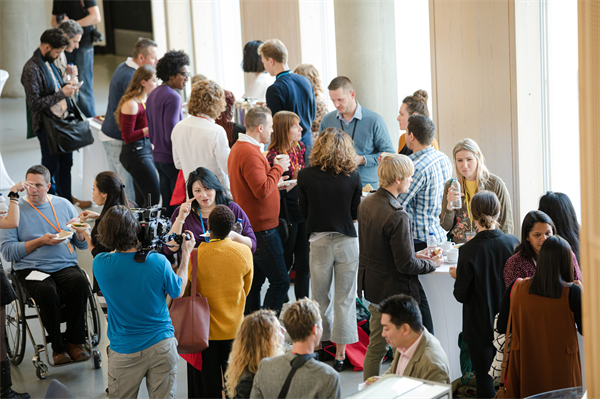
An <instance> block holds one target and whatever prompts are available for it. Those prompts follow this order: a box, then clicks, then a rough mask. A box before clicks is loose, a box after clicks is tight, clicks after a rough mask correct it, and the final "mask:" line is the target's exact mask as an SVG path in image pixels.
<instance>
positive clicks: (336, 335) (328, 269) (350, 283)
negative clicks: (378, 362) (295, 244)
mask: <svg viewBox="0 0 600 399" xmlns="http://www.w3.org/2000/svg"><path fill="white" fill-rule="evenodd" d="M357 242H358V238H357V237H348V236H346V235H344V234H340V233H331V234H328V235H326V236H325V237H322V238H320V239H318V240H316V241H313V242H311V243H310V275H311V280H310V286H311V288H312V297H313V299H314V300H315V301H317V303H318V304H319V308H320V310H321V317H322V319H323V337H322V338H321V341H331V342H334V343H336V344H353V343H355V342H358V332H357V331H356V278H357V275H358V245H357Z"/></svg>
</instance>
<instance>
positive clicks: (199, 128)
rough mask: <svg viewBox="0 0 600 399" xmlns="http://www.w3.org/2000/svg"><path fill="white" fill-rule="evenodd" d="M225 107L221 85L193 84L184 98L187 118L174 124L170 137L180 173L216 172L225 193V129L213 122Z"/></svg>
mask: <svg viewBox="0 0 600 399" xmlns="http://www.w3.org/2000/svg"><path fill="white" fill-rule="evenodd" d="M225 107H226V103H225V92H224V91H223V89H222V88H221V86H219V85H218V84H217V83H216V82H214V81H212V80H202V81H200V82H198V83H196V84H195V85H194V87H192V94H191V96H190V100H189V101H188V111H189V113H190V117H189V118H186V119H184V120H182V121H181V122H179V123H178V124H177V125H176V126H175V128H174V129H173V135H172V136H171V140H172V141H173V161H174V162H175V167H176V168H177V169H182V170H183V175H184V176H188V175H189V174H190V173H191V172H192V171H194V170H196V168H198V167H204V168H206V169H208V170H210V171H211V172H213V173H214V174H215V175H217V177H218V178H219V181H220V182H221V184H223V186H225V188H226V190H227V192H229V176H228V175H227V158H229V142H228V141H227V133H226V132H225V129H223V127H222V126H220V125H217V124H216V123H215V119H217V118H218V117H219V116H220V115H221V113H222V112H223V111H224V110H225Z"/></svg>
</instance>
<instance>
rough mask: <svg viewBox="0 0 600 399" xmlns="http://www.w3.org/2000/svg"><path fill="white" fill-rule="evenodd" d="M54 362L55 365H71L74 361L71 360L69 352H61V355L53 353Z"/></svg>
mask: <svg viewBox="0 0 600 399" xmlns="http://www.w3.org/2000/svg"><path fill="white" fill-rule="evenodd" d="M52 360H54V364H55V365H57V364H65V363H69V362H71V361H72V360H73V359H71V356H69V354H68V353H67V352H61V353H56V352H53V353H52Z"/></svg>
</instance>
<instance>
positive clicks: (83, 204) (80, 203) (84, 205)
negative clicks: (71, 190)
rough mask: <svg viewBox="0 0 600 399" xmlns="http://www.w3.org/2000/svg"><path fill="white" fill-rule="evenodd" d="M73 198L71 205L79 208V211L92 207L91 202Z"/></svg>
mask: <svg viewBox="0 0 600 399" xmlns="http://www.w3.org/2000/svg"><path fill="white" fill-rule="evenodd" d="M72 198H73V205H75V206H78V207H80V208H81V209H85V208H89V207H90V206H92V201H80V200H78V199H77V198H75V197H72Z"/></svg>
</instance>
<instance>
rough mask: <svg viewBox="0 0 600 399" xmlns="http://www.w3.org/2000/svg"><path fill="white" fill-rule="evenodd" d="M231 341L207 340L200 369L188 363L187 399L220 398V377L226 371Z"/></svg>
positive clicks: (221, 392) (221, 384)
mask: <svg viewBox="0 0 600 399" xmlns="http://www.w3.org/2000/svg"><path fill="white" fill-rule="evenodd" d="M232 343H233V340H232V339H228V340H224V341H208V348H206V349H205V350H204V351H203V352H202V371H199V370H198V369H196V368H195V367H194V366H192V365H191V364H189V363H188V365H187V382H188V399H192V398H219V399H220V398H222V395H223V383H222V381H223V380H222V378H224V377H223V376H224V375H225V371H227V360H228V359H229V353H230V352H231V344H232Z"/></svg>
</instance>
